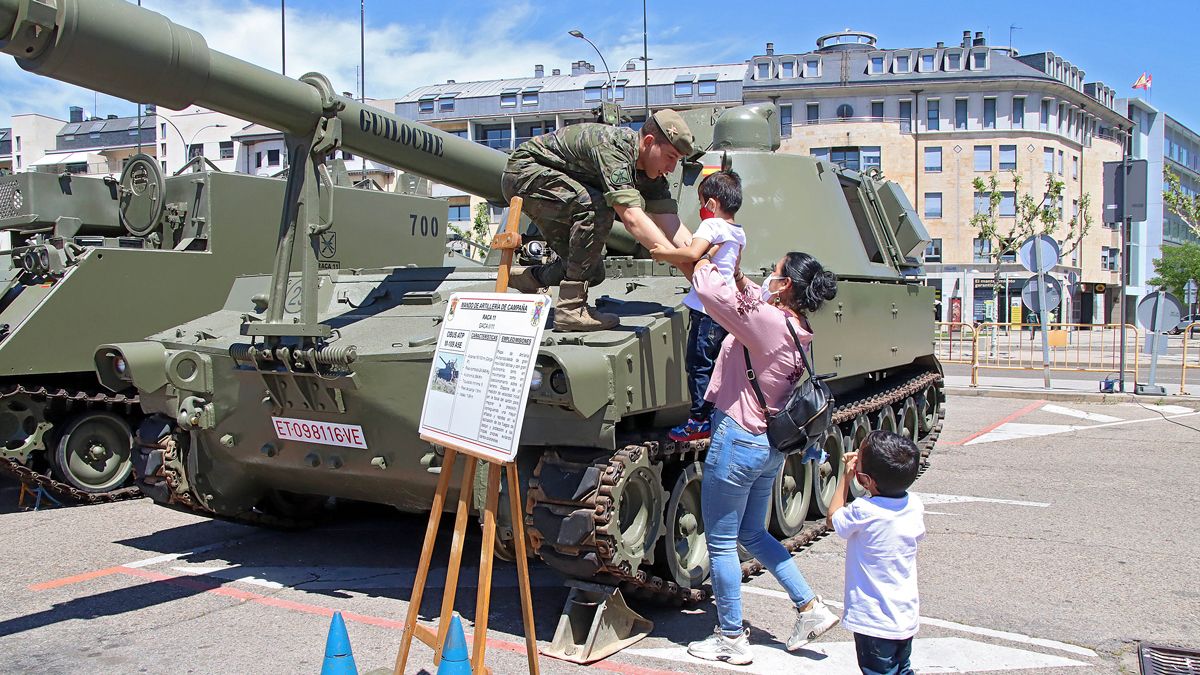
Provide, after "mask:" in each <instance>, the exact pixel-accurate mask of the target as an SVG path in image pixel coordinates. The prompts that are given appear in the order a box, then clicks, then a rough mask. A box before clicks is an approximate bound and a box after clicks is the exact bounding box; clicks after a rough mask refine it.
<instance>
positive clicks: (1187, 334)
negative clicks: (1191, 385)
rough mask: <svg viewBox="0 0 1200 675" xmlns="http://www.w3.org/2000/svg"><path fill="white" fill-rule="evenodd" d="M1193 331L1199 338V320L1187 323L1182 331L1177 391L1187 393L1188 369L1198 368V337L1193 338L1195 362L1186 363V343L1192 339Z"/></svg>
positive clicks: (1199, 346) (1199, 365)
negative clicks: (1181, 352)
mask: <svg viewBox="0 0 1200 675" xmlns="http://www.w3.org/2000/svg"><path fill="white" fill-rule="evenodd" d="M1193 331H1195V332H1196V335H1197V337H1198V338H1200V321H1197V322H1195V323H1191V324H1188V327H1187V328H1186V329H1184V331H1183V357H1182V361H1183V364H1182V365H1181V366H1180V373H1179V393H1180V394H1187V393H1188V391H1187V374H1188V371H1189V370H1200V339H1197V340H1195V342H1196V345H1195V347H1194V349H1195V354H1196V361H1195V363H1188V343H1189V342H1191V341H1192V332H1193Z"/></svg>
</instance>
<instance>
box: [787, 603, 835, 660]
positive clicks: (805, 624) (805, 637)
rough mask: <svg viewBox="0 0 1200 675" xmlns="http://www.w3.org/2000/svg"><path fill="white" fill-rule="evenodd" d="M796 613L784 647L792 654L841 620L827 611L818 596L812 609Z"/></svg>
mask: <svg viewBox="0 0 1200 675" xmlns="http://www.w3.org/2000/svg"><path fill="white" fill-rule="evenodd" d="M796 613H797V614H799V616H797V617H796V627H795V628H793V629H792V636H791V637H790V638H788V641H787V645H786V646H787V650H788V651H789V652H794V651H796V650H797V649H800V648H801V647H803V646H804V645H806V644H808V643H809V642H811V641H813V640H815V639H817V637H819V636H820V635H821V634H822V633H824V632H826V631H828V630H829V629H830V628H833V627H834V626H836V625H837V623H838V621H840V620H841V619H839V618H838V617H837V615H836V614H834V613H833V612H831V611H829V608H828V607H826V606H825V603H824V602H822V601H821V597H820V596H817V597H816V599H814V600H813V603H812V607H811V608H809V610H808V611H807V612H801V611H800V610H799V608H797V610H796Z"/></svg>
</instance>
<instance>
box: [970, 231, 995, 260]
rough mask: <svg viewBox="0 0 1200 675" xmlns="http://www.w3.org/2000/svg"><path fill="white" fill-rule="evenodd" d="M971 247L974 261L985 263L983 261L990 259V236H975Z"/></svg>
mask: <svg viewBox="0 0 1200 675" xmlns="http://www.w3.org/2000/svg"><path fill="white" fill-rule="evenodd" d="M972 248H973V249H974V260H975V262H977V263H985V262H989V261H991V259H992V240H991V239H990V238H989V239H980V238H979V237H975V240H974V242H973V243H972Z"/></svg>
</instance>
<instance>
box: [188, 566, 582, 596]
mask: <svg viewBox="0 0 1200 675" xmlns="http://www.w3.org/2000/svg"><path fill="white" fill-rule="evenodd" d="M172 569H173V570H174V571H176V572H181V573H183V574H190V575H195V576H207V577H212V578H215V579H223V580H226V581H233V582H237V583H244V584H250V585H252V586H261V587H264V588H271V589H281V588H295V589H297V590H300V591H368V590H379V589H393V588H400V589H404V588H412V582H413V579H414V578H415V577H416V573H417V569H416V567H407V566H406V567H300V566H278V567H275V566H262V567H247V566H241V565H220V566H199V565H187V566H182V565H181V566H178V567H173V568H172ZM501 569H502V568H500V567H497V573H496V574H495V576H494V577H493V579H492V586H493V587H498V588H507V587H515V586H516V585H517V578H516V570H515V568H513V569H510V570H505V571H500V570H501ZM510 572H511V573H510ZM530 573H531V577H532V578H531V581H532V582H533V584H534V585H535V586H540V587H547V588H549V587H556V588H561V587H562V580H561V579H560V578H558V577H557V576H555V575H554V573H553V572H551V571H550V570H549V569H546V568H540V570H539V568H534V569H532V570H530ZM445 576H446V570H445V569H444V568H443V569H431V570H429V581H428V585H429V586H431V587H434V586H439V585H444V584H445ZM478 581H479V570H478V569H477V568H470V567H464V568H462V569H461V570H460V572H459V578H458V586H459V588H474V587H475V586H476V584H477V583H478Z"/></svg>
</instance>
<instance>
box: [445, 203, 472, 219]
mask: <svg viewBox="0 0 1200 675" xmlns="http://www.w3.org/2000/svg"><path fill="white" fill-rule="evenodd" d="M446 218H447V219H448V220H450V221H451V222H457V223H461V222H469V221H470V220H471V205H470V204H461V205H457V206H451V207H450V213H449V215H447V216H446Z"/></svg>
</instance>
